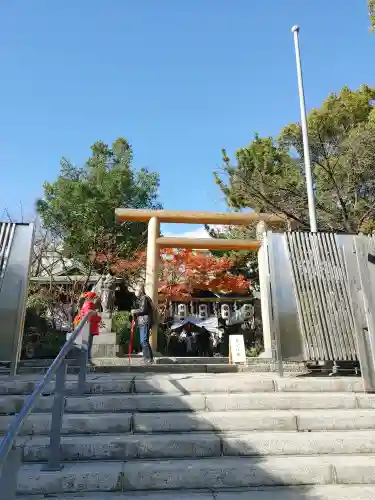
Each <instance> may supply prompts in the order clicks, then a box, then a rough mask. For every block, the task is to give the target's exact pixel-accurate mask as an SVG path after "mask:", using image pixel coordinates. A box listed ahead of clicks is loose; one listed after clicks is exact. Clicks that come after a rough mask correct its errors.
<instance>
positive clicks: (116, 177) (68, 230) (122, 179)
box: [37, 138, 160, 267]
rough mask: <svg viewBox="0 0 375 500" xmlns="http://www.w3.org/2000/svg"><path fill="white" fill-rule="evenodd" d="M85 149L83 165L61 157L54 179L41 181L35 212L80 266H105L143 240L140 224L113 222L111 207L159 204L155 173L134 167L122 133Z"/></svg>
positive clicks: (129, 149)
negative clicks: (87, 153)
mask: <svg viewBox="0 0 375 500" xmlns="http://www.w3.org/2000/svg"><path fill="white" fill-rule="evenodd" d="M91 150H92V154H91V156H90V158H89V159H88V160H87V162H86V164H85V165H84V166H83V167H76V166H74V165H73V164H72V163H71V162H70V161H68V160H67V159H65V158H63V159H62V160H61V168H60V174H59V176H58V178H57V180H56V181H55V182H52V183H50V182H46V183H45V184H44V186H43V187H44V196H43V198H42V199H40V200H38V201H37V211H38V213H39V215H40V216H41V219H42V221H43V226H44V227H45V228H46V229H47V230H48V231H50V233H51V234H52V235H53V236H54V237H57V238H59V239H60V241H62V242H63V245H64V249H65V251H66V252H67V253H69V254H71V255H74V257H75V258H76V259H79V260H80V261H81V262H83V263H84V264H85V265H95V263H98V262H99V260H100V262H101V264H102V265H104V267H109V266H110V263H111V260H113V259H114V258H116V259H117V258H119V257H126V258H129V256H130V255H131V253H132V251H134V250H139V249H140V248H142V247H143V246H144V244H145V241H146V229H147V228H146V226H145V224H141V223H140V224H127V223H124V224H122V225H118V224H116V221H115V209H116V208H119V207H128V208H160V204H159V202H158V188H159V176H158V174H157V173H155V172H149V171H148V170H146V169H140V170H138V171H135V170H134V168H133V166H132V160H133V152H132V148H131V146H130V145H129V143H128V142H127V141H126V140H125V139H123V138H119V139H117V140H116V141H115V142H114V143H113V145H112V148H110V147H109V146H108V145H106V144H104V143H103V142H101V141H100V142H96V143H95V144H94V145H93V146H92V147H91ZM99 256H100V259H99ZM103 256H104V257H105V258H104V259H103Z"/></svg>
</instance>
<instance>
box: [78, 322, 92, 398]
mask: <svg viewBox="0 0 375 500" xmlns="http://www.w3.org/2000/svg"><path fill="white" fill-rule="evenodd" d="M89 336H90V325H89V323H88V322H87V323H86V324H85V326H84V327H83V328H82V332H81V345H80V351H79V354H78V361H79V372H78V387H77V392H78V394H79V395H82V394H84V393H85V390H86V376H87V362H88V343H89Z"/></svg>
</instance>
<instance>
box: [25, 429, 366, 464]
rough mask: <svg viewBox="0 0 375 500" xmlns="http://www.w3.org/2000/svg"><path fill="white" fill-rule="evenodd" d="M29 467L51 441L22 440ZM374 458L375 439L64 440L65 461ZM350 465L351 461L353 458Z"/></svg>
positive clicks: (352, 434) (330, 435) (347, 435)
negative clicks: (211, 458)
mask: <svg viewBox="0 0 375 500" xmlns="http://www.w3.org/2000/svg"><path fill="white" fill-rule="evenodd" d="M18 444H19V445H20V446H21V448H22V455H23V460H24V461H25V462H44V461H47V460H48V457H49V437H47V436H33V437H31V438H30V437H27V438H19V439H18ZM362 453H364V454H375V433H374V432H373V431H372V430H371V431H345V432H340V433H339V432H328V431H327V432H305V433H303V432H299V433H297V432H294V433H293V432H272V433H265V432H247V433H237V432H228V433H214V432H211V433H207V432H205V433H203V432H200V433H182V434H172V433H169V434H167V435H164V434H152V435H151V434H127V435H126V434H125V435H108V434H107V435H106V434H104V435H90V436H63V437H62V440H61V460H63V461H64V462H68V461H76V460H79V461H82V460H84V461H87V460H121V461H128V460H137V459H140V460H150V459H177V458H181V459H188V458H202V457H203V458H209V457H217V458H219V457H221V456H223V457H235V456H244V457H253V456H266V455H273V456H274V455H283V456H286V455H303V456H309V455H321V456H322V457H323V455H344V454H347V455H352V454H353V455H358V454H362ZM348 460H349V461H350V457H348Z"/></svg>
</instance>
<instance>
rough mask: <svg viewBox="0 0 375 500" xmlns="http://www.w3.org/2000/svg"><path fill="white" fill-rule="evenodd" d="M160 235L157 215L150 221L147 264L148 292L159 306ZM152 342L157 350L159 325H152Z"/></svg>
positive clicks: (153, 347)
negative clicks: (158, 240) (158, 241)
mask: <svg viewBox="0 0 375 500" xmlns="http://www.w3.org/2000/svg"><path fill="white" fill-rule="evenodd" d="M159 236H160V222H159V219H158V218H157V217H151V219H150V220H149V222H148V237H147V264H146V287H145V288H146V294H147V295H148V296H149V297H150V299H151V300H152V302H153V303H154V304H155V308H157V306H158V277H159V259H160V252H159V245H158V243H157V239H158V238H159ZM150 344H151V347H152V349H153V351H156V350H157V345H158V325H157V324H155V325H154V326H153V327H152V331H151V335H150Z"/></svg>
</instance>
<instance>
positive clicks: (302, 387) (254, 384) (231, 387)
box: [0, 374, 363, 395]
mask: <svg viewBox="0 0 375 500" xmlns="http://www.w3.org/2000/svg"><path fill="white" fill-rule="evenodd" d="M91 377H92V376H91ZM38 383H39V379H38V378H34V379H33V380H32V379H30V378H26V377H17V378H15V379H11V378H9V377H2V378H1V379H0V395H1V394H30V393H31V392H33V390H34V389H35V388H36V387H37V385H38ZM76 388H77V379H75V378H73V379H72V378H70V379H69V380H68V381H67V390H68V392H69V391H70V392H72V391H74V390H76ZM53 389H54V382H52V383H51V384H50V385H49V386H48V387H47V389H46V390H45V392H44V393H45V394H51V393H53ZM275 391H276V392H324V393H327V392H363V383H362V379H360V378H354V377H338V378H329V377H327V378H323V377H322V378H314V377H284V378H279V377H275V376H272V375H271V374H270V375H268V376H267V375H266V374H265V375H261V374H257V375H253V376H252V375H248V374H235V375H233V374H232V375H231V374H225V375H222V374H217V375H215V376H212V375H204V374H201V375H195V376H193V375H189V374H186V375H175V376H173V375H150V376H145V375H137V376H132V375H123V376H117V378H116V377H109V376H101V377H96V378H91V379H89V380H88V382H87V383H86V391H85V392H86V393H87V394H99V393H127V392H135V393H142V394H147V393H158V394H164V393H167V394H170V393H173V394H175V393H178V394H191V393H209V394H210V393H214V392H220V393H224V392H230V393H245V392H246V393H248V392H252V393H256V392H275Z"/></svg>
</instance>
